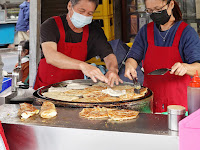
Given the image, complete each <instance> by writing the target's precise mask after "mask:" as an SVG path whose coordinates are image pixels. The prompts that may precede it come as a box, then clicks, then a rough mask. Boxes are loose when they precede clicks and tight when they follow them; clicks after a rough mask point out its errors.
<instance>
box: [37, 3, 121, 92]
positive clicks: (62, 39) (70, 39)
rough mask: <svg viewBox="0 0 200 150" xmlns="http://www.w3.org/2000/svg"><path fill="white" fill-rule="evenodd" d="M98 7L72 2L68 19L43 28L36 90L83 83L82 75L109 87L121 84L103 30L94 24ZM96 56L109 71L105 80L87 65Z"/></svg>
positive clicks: (51, 21) (58, 19)
mask: <svg viewBox="0 0 200 150" xmlns="http://www.w3.org/2000/svg"><path fill="white" fill-rule="evenodd" d="M97 6H98V0H70V1H69V3H68V6H67V9H68V14H67V15H62V16H57V17H53V18H49V19H48V20H46V21H45V22H44V23H43V24H42V26H41V45H42V51H43V56H42V59H41V61H40V64H39V68H38V73H37V78H36V83H35V87H34V88H35V89H37V88H39V87H41V86H47V85H50V84H53V83H57V82H61V81H64V80H73V79H83V77H84V76H83V74H85V75H86V76H88V77H90V78H91V79H92V80H93V81H94V82H97V79H99V80H100V81H103V82H106V83H108V84H109V85H110V86H113V85H114V83H116V84H119V82H122V80H121V79H120V78H119V76H118V64H117V59H116V57H115V55H114V54H113V51H112V48H111V46H110V45H109V43H108V42H107V39H106V36H105V34H104V32H103V30H102V29H101V27H99V26H98V25H96V24H95V23H92V18H93V13H94V11H95V9H96V7H97ZM95 56H100V57H101V58H102V59H104V61H105V64H106V67H107V69H108V72H107V73H106V75H105V76H104V75H103V74H102V73H101V71H100V70H99V69H98V68H96V67H94V66H92V65H89V64H87V63H85V61H86V60H89V59H90V58H92V57H95Z"/></svg>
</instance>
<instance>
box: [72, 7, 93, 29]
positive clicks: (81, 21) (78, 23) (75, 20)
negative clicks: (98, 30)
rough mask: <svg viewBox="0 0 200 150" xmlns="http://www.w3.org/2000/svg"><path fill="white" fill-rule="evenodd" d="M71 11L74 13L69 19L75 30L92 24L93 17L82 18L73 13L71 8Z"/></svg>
mask: <svg viewBox="0 0 200 150" xmlns="http://www.w3.org/2000/svg"><path fill="white" fill-rule="evenodd" d="M72 10H73V12H74V13H73V15H72V17H71V18H70V20H71V22H72V24H73V25H74V26H75V27H76V28H82V27H84V26H85V25H88V24H90V23H91V22H92V18H93V16H84V15H81V14H79V13H77V12H75V11H74V9H73V8H72Z"/></svg>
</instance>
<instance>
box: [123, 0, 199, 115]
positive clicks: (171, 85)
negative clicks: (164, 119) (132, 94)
mask: <svg viewBox="0 0 200 150" xmlns="http://www.w3.org/2000/svg"><path fill="white" fill-rule="evenodd" d="M145 5H146V12H147V13H148V14H149V15H150V18H151V19H152V20H153V22H151V23H149V24H147V25H144V26H143V27H142V28H141V30H140V31H139V33H138V35H137V36H136V38H135V41H134V43H133V46H132V48H131V51H130V53H129V56H128V59H127V61H126V70H125V76H126V77H128V78H129V79H132V77H131V76H133V77H137V73H136V70H135V69H136V68H137V65H138V64H139V63H140V62H141V61H142V60H143V68H144V86H146V87H148V88H150V89H151V90H152V91H153V92H154V107H153V110H154V112H165V111H167V106H168V105H182V106H185V107H186V108H187V86H188V84H189V82H190V80H191V78H190V76H193V75H194V74H195V72H196V70H198V72H200V64H199V62H200V40H199V36H198V34H197V33H196V31H195V30H194V29H193V28H192V27H190V26H189V25H188V24H186V23H185V22H183V21H182V14H181V11H180V8H179V6H178V4H177V3H176V2H175V1H174V0H145ZM160 68H170V69H171V71H170V72H168V73H166V74H165V75H162V76H161V75H160V76H159V75H148V73H150V72H152V71H154V70H156V69H160Z"/></svg>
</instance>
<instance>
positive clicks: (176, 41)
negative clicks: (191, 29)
mask: <svg viewBox="0 0 200 150" xmlns="http://www.w3.org/2000/svg"><path fill="white" fill-rule="evenodd" d="M187 26H188V24H187V23H185V22H181V24H180V25H179V27H178V29H177V31H176V34H175V37H174V42H173V45H172V46H175V47H178V46H179V42H180V39H181V36H182V33H183V30H184V29H185V28H186V27H187Z"/></svg>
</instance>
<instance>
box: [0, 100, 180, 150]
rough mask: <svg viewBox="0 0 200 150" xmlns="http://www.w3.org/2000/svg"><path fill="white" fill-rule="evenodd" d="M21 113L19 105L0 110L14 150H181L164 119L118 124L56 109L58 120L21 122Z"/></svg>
mask: <svg viewBox="0 0 200 150" xmlns="http://www.w3.org/2000/svg"><path fill="white" fill-rule="evenodd" d="M18 109H19V105H10V104H5V105H2V106H0V120H1V121H2V123H3V126H4V129H5V134H6V136H7V139H8V143H9V144H10V145H11V150H12V147H13V148H14V149H15V150H18V149H20V150H47V149H48V150H55V149H56V150H65V149H70V150H79V149H86V150H90V149H95V150H100V149H101V150H102V149H103V150H105V149H109V150H110V149H115V150H118V149H119V150H121V149H127V150H128V149H137V150H143V149H144V150H146V149H151V150H160V149H162V150H169V149H170V150H178V133H177V132H173V131H170V130H168V127H167V116H165V115H154V114H139V117H138V118H137V119H135V120H132V121H126V122H121V123H117V122H109V121H105V120H87V119H84V118H80V117H79V112H80V111H81V109H75V108H57V112H58V115H57V117H55V118H52V119H42V118H40V116H39V115H36V116H33V117H32V118H29V119H27V120H26V121H21V120H20V119H19V117H18V116H17V111H18ZM22 139H23V140H22ZM19 143H21V144H19Z"/></svg>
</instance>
